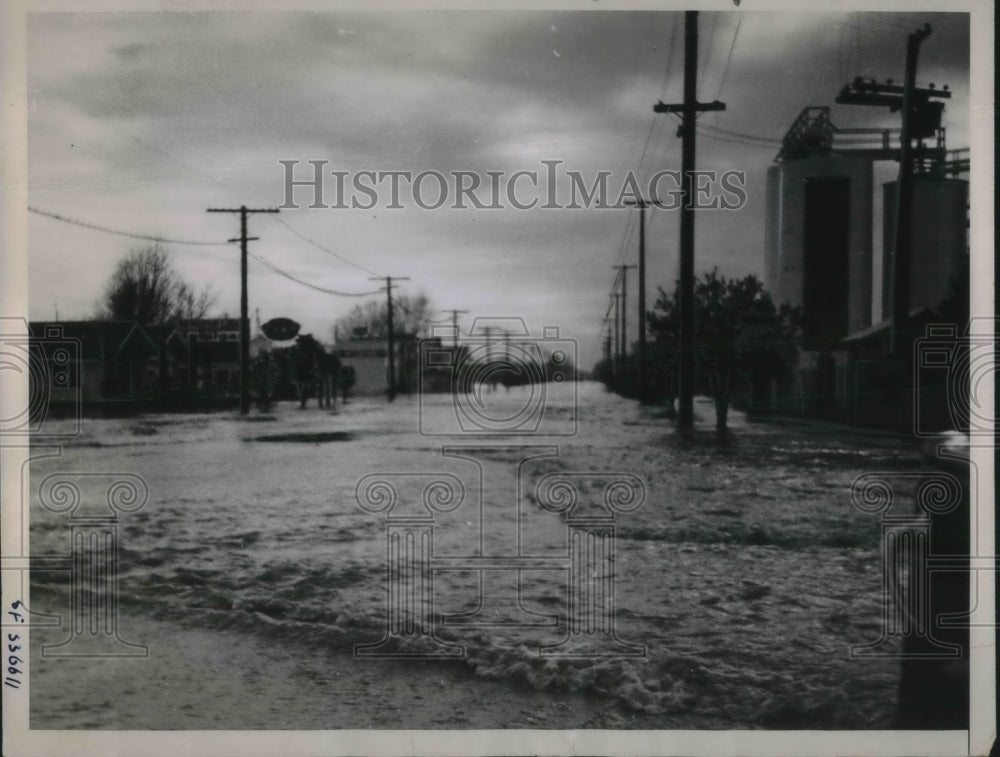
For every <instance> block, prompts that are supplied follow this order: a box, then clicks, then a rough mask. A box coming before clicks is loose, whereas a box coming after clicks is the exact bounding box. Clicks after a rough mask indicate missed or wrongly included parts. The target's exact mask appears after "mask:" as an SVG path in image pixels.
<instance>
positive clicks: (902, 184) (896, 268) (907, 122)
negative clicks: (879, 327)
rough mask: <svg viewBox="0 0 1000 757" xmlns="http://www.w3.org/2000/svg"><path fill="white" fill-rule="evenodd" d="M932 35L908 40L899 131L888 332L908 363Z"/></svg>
mask: <svg viewBox="0 0 1000 757" xmlns="http://www.w3.org/2000/svg"><path fill="white" fill-rule="evenodd" d="M929 36H931V27H930V24H926V25H925V26H924V28H923V29H920V30H918V31H915V32H913V33H912V34H910V36H909V38H907V40H906V75H905V79H906V81H905V83H904V89H903V118H902V121H903V123H902V127H901V129H900V133H899V178H898V179H897V181H896V249H895V253H896V254H895V255H893V256H892V261H893V262H892V330H891V331H890V332H889V334H890V336H889V340H890V341H889V345H890V347H889V352H890V354H891V355H892V356H893V357H895V358H897V359H899V358H902V360H901V361H900V362H901V363H905V364H906V365H907V366H909V360H907V357H908V356H904V355H902V354H901V353H902V352H903V350H902V349H901V347H902V345H901V341H902V339H901V338H900V333H899V330H900V329H901V328H903V326H904V325H905V323H906V319H907V318H909V315H910V270H911V260H912V249H911V247H912V241H913V222H912V215H913V144H912V141H911V140H912V139H913V136H912V129H911V126H912V123H911V122H912V118H913V116H914V113H913V104H914V103H913V100H914V96H913V90H914V88H915V87H916V80H917V58H918V56H919V54H920V43H921V42H923V41H924V40H925V39H927V38H928V37H929Z"/></svg>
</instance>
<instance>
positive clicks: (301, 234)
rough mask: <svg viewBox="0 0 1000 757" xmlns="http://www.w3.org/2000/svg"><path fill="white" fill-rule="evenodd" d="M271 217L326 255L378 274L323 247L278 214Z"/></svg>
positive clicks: (375, 274)
mask: <svg viewBox="0 0 1000 757" xmlns="http://www.w3.org/2000/svg"><path fill="white" fill-rule="evenodd" d="M271 218H272V219H273V220H275V221H277V222H278V223H280V224H281V225H282V226H284V227H285V228H286V229H288V230H289V231H290V232H292V233H293V234H294V235H295V236H297V237H298V238H299V239H301V240H303V241H305V242H308V243H309V244H311V245H312V246H313V247H315V248H316V249H318V250H322V251H323V252H325V253H327V254H328V255H333V257H335V258H337V260H340V261H341V262H343V263H347V264H348V265H352V266H354V267H355V268H357V269H358V270H360V271H364V272H365V273H367V274H371V275H372V276H378V274H377V273H376V272H375V271H373V270H371V269H370V268H365V267H364V266H363V265H361V264H360V263H355V262H354V261H353V260H351V259H350V258H345V257H344V256H343V255H341V254H339V253H336V252H334V251H333V250H330V249H328V248H326V247H324V246H323V245H321V244H320V243H319V242H316V241H315V240H313V239H310V238H309V237H307V236H306V235H305V234H303V233H302V232H300V231H296V230H295V229H293V228H292V227H291V226H289V225H288V224H287V223H285V222H284V221H283V220H281V219H280V218H278V216H271Z"/></svg>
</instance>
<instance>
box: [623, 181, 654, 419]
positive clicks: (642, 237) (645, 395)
mask: <svg viewBox="0 0 1000 757" xmlns="http://www.w3.org/2000/svg"><path fill="white" fill-rule="evenodd" d="M625 204H626V205H635V206H636V207H638V208H639V326H638V328H639V355H638V357H639V360H638V363H639V365H638V366H637V368H636V380H637V384H636V389H637V391H638V394H639V400H640V401H642V402H645V401H647V400H648V399H649V391H648V383H649V382H648V377H647V375H646V373H647V369H646V208H647V207H649V203H648V202H647V201H646V200H645V199H640V200H637V201H636V200H626V201H625Z"/></svg>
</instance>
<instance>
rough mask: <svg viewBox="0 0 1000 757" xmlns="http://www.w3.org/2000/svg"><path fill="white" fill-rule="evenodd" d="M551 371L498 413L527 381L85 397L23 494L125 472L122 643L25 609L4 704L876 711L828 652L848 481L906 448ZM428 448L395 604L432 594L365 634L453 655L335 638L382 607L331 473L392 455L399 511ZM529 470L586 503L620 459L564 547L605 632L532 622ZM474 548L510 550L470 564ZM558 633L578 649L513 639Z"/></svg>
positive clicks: (552, 717)
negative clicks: (403, 595)
mask: <svg viewBox="0 0 1000 757" xmlns="http://www.w3.org/2000/svg"><path fill="white" fill-rule="evenodd" d="M576 390H577V387H572V386H567V385H562V386H556V385H553V386H552V387H551V388H550V389H549V392H548V394H547V395H546V396H545V398H544V400H545V403H544V406H545V415H544V416H543V418H542V422H541V423H540V424H539V426H538V427H537V428H532V429H531V431H532V433H522V434H520V435H516V436H512V435H510V434H505V433H503V430H504V428H505V426H504V424H508V425H507V426H506V427H507V428H509V427H510V426H509V423H510V419H512V418H515V419H516V418H517V414H518V412H519V411H522V410H523V409H524V408H525V407H531V403H532V402H534V401H535V398H533V397H531V396H530V395H528V394H527V391H528V390H521V391H517V390H513V391H511V392H509V393H507V392H504V391H503V390H501V391H499V392H495V393H486V394H484V395H483V397H482V401H483V402H484V403H485V404H484V405H482V406H470V407H468V408H466V409H465V410H464V411H463V410H462V409H461V408H460V413H459V415H456V412H455V408H454V407H453V406H452V404H451V403H450V401H449V399H448V398H447V397H443V396H436V397H432V398H430V399H429V400H428V401H426V402H425V403H424V404H423V405H421V404H420V403H419V402H418V401H417V399H415V398H401V399H400V400H399V401H397V403H395V404H394V405H391V406H389V405H385V404H384V403H381V402H376V401H363V400H357V401H353V402H349V403H348V404H347V405H346V406H340V407H339V408H338V409H337V411H336V412H334V413H331V412H329V411H319V410H316V409H311V410H307V411H300V410H298V409H297V408H296V407H293V406H279V407H278V408H277V409H275V410H274V411H272V412H271V413H270V414H269V415H257V416H254V417H253V418H252V419H251V420H249V421H247V420H240V419H238V418H236V417H234V416H229V415H226V416H205V415H200V416H194V415H192V416H146V417H143V418H140V419H127V420H93V421H87V422H86V423H85V426H84V429H83V433H82V434H81V435H80V436H79V437H78V438H76V439H74V440H73V441H72V442H71V443H69V444H68V445H66V447H65V448H64V450H63V451H62V454H61V455H60V456H58V457H50V458H44V457H43V458H39V459H38V460H36V461H35V462H33V463H32V465H31V477H32V482H33V484H32V491H33V495H34V498H35V500H37V494H38V486H39V484H40V482H41V481H43V480H44V479H45V477H46V476H48V475H49V474H52V473H57V472H61V473H68V472H91V473H93V472H109V473H111V472H118V473H121V472H127V473H133V474H137V475H139V476H141V477H142V478H143V479H144V480H145V482H146V484H147V485H148V488H149V492H150V496H149V501H148V503H147V504H146V505H145V506H144V507H143V508H142V509H141V510H140V511H138V512H136V513H134V514H130V515H124V516H122V518H121V522H120V527H119V534H120V615H121V619H120V633H121V635H122V637H123V638H126V639H128V640H130V641H135V642H139V643H143V644H147V645H148V646H149V651H150V656H149V658H147V659H142V660H114V661H109V660H52V659H47V658H42V657H40V655H39V649H38V646H39V644H41V643H52V642H54V641H58V640H59V639H60V638H61V636H60V634H62V635H63V636H64V635H65V632H60V631H58V630H51V631H44V632H38V633H36V634H35V635H34V637H33V640H34V644H33V661H32V689H31V717H32V727H35V728H80V727H87V728H167V729H170V728H177V729H197V728H236V729H238V728H263V727H268V726H271V727H286V728H364V727H383V728H384V727H394V728H491V727H492V728H504V727H533V728H538V727H546V728H595V727H605V728H755V727H756V728H885V727H891V726H892V720H893V716H894V707H895V702H896V680H897V677H898V666H897V664H896V663H893V662H891V661H878V660H870V659H867V660H852V659H851V658H850V656H849V653H848V651H849V647H850V645H851V644H861V643H865V642H871V641H875V640H876V639H877V638H878V637H879V634H880V623H881V594H880V564H879V551H878V539H879V526H878V522H877V519H876V518H875V517H874V516H872V515H867V514H864V513H861V512H858V511H857V510H855V509H854V508H853V507H852V505H851V502H850V497H849V490H850V484H851V482H852V481H853V480H854V478H856V477H857V476H858V475H859V474H861V473H863V472H865V471H871V470H886V469H889V470H900V469H909V468H916V467H918V466H919V465H920V462H919V458H918V457H917V456H916V454H915V453H914V452H913V451H911V450H910V448H909V447H908V446H907V445H906V444H903V443H901V442H900V440H898V439H893V438H891V437H887V436H882V435H874V434H861V433H848V432H845V431H844V430H842V429H841V430H837V431H831V430H829V429H825V428H821V427H816V426H809V425H803V424H787V423H775V422H769V423H749V422H747V421H746V420H745V419H744V418H743V417H742V416H741V415H740V414H739V413H732V414H731V421H732V426H733V436H732V439H730V441H729V442H728V443H725V444H717V443H716V442H715V440H714V438H713V433H712V431H711V428H712V424H713V418H712V416H711V412H710V406H709V405H708V404H703V403H699V405H698V408H697V412H698V422H699V426H698V429H697V431H696V434H695V438H694V439H688V440H681V439H679V438H677V437H676V436H675V435H674V434H673V432H672V430H671V429H672V426H671V423H670V422H669V421H667V420H665V419H663V418H661V417H659V413H658V412H657V411H656V410H650V409H644V408H641V407H639V406H637V405H636V404H634V403H632V402H627V401H625V400H622V399H620V398H617V397H614V396H611V395H608V394H606V393H605V392H604V391H603V389H602V388H600V387H598V386H595V385H586V384H585V385H581V386H580V387H579V397H574V392H575V391H576ZM577 403H579V407H580V412H579V414H577V413H575V412H574V408H575V407H576V405H577ZM462 412H464V413H465V417H464V421H467V420H468V419H469V417H472V418H473V419H475V418H478V419H479V421H480V423H479V425H478V426H468V425H466V426H464V427H463V425H462V424H463V422H464V421H463V416H462ZM477 414H478V415H477ZM491 424H492V425H491ZM447 432H457V433H453V434H452V435H450V436H446V435H443V434H445V433H447ZM37 452H42V450H37ZM528 458H531V459H530V460H528V461H527V462H524V461H525V460H526V459H528ZM442 473H444V474H450V476H451V478H449V479H448V480H449V481H459V482H460V484H461V485H460V491H461V494H462V497H461V502H460V504H457V505H456V502H455V501H453V502H450V503H448V505H447V506H448V508H450V507H452V506H454V509H452V510H451V511H450V512H439V513H437V514H436V515H435V524H434V531H433V540H434V541H433V550H432V551H433V556H434V559H435V560H438V562H436V563H435V567H436V569H435V570H434V571H433V596H429V595H428V596H425V597H424V598H423V599H422V600H421V599H420V598H419V597H418V599H417V600H416V603H415V604H411V605H408V606H405V607H404V608H403V610H402V611H401V613H402V614H401V617H404V618H410V617H412V619H414V620H419V619H420V618H421V617H425V616H426V617H433V618H435V619H436V623H435V636H433V637H428V636H420V635H419V634H416V637H417V638H416V639H415V640H411V639H409V638H405V639H403V640H399V639H394V640H393V641H392V644H390V646H389V647H387V649H390V650H391V651H393V652H401V651H404V652H407V651H408V652H414V651H417V652H428V651H430V652H435V651H440V650H441V649H445V650H447V652H448V654H452V653H454V652H455V650H463V652H462V656H461V657H460V659H450V660H419V659H418V660H412V659H411V660H396V659H362V658H356V657H355V656H354V654H353V651H354V649H355V647H356V646H358V645H372V644H375V643H377V642H379V641H380V640H381V639H382V638H383V637H384V636H385V633H386V624H387V607H386V602H387V599H386V583H387V573H386V570H387V569H386V561H387V554H386V528H385V515H384V514H381V513H378V512H366V511H364V510H362V509H361V508H360V507H359V506H358V504H357V501H356V496H355V490H356V487H357V485H358V483H359V481H360V480H361V479H363V478H364V477H365V476H367V475H369V474H393V475H392V476H390V478H391V480H392V481H393V482H394V484H393V485H394V486H395V489H396V494H397V497H398V500H397V507H398V508H403V509H399V510H397V511H394V513H395V514H396V515H399V514H405V513H406V512H408V511H407V510H406V509H405V508H415V510H414V511H413V512H416V513H417V514H418V515H419V514H421V513H422V514H424V515H426V514H427V510H421V509H420V508H421V507H422V505H421V499H420V497H421V492H422V487H423V485H424V484H425V483H426V482H427V481H428V480H429V479H428V478H427V477H428V476H434V475H437V476H438V478H440V477H441V476H440V474H442ZM553 474H555V475H560V474H561V475H569V474H572V475H573V476H576V478H575V479H574V480H575V481H576V482H577V492H578V495H579V502H578V506H579V507H580V508H586V507H590V508H595V507H596V508H597V509H596V510H595V511H594V512H596V513H597V514H600V503H601V502H602V501H603V499H602V497H603V486H604V484H605V483H606V482H607V480H608V479H609V477H614V476H615V475H621V474H637V475H638V476H639V477H640V478H641V480H642V482H643V483H644V487H645V499H644V501H643V502H642V504H641V506H639V507H638V508H637V509H635V510H634V511H632V512H623V513H620V514H618V515H617V516H616V519H615V522H614V528H615V536H614V540H613V541H614V547H615V554H614V560H613V562H612V561H611V560H610V555H608V554H605V555H604V556H603V558H598V559H596V561H595V562H592V563H589V564H590V567H591V568H593V569H594V570H606V571H607V572H608V573H609V574H610V575H611V577H612V579H611V580H612V583H613V586H614V601H613V606H614V607H615V613H614V616H613V617H614V635H615V637H616V639H617V641H615V640H614V639H611V640H609V644H608V646H607V647H604V648H602V650H603V651H602V652H601V654H608V652H607V650H608V649H612V651H614V650H618V652H622V654H611V656H600V655H595V654H593V653H592V652H593V649H595V648H596V647H594V646H593V641H594V638H595V635H596V636H597V637H600V638H604V639H605V640H608V636H609V635H608V634H601V633H600V631H601V628H595V629H592V630H595V633H592V634H589V635H588V634H586V633H584V634H582V635H581V636H578V637H573V638H572V639H571V640H570V641H571V643H570V644H569V645H566V644H563V646H562V647H559V645H560V644H561V643H563V642H565V640H566V637H567V617H568V616H571V615H572V614H573V611H572V609H571V607H570V604H569V602H570V600H569V597H570V594H571V590H572V586H571V585H570V584H571V583H572V582H571V578H572V573H571V571H570V570H568V567H567V566H568V565H569V564H570V563H569V559H568V557H567V555H568V549H569V544H568V515H567V513H566V512H552V511H550V510H548V509H545V508H544V507H542V504H543V503H542V502H540V501H539V499H540V497H541V495H540V493H539V490H538V484H539V482H541V481H542V479H543V478H544V477H545V476H547V475H553ZM578 474H579V475H578ZM93 481H94V482H98V481H99V479H98V478H94V479H93ZM88 485H90V484H88ZM94 485H95V486H96V485H98V484H97V483H94ZM85 495H86V496H89V497H98V498H100V497H101V496H103V495H102V493H101V492H100V491H96V490H95V491H94V492H90V493H89V494H88V493H87V492H85ZM549 504H551V503H549ZM442 509H447V508H442ZM581 512H583V511H582V510H578V511H576V514H580V513H581ZM411 514H412V513H411ZM67 524H68V521H67V518H66V516H65V515H57V514H53V513H50V512H48V511H47V510H45V509H43V508H41V507H40V506H39V504H38V502H37V501H33V503H32V529H31V549H32V552H33V553H34V554H42V553H48V554H60V553H66V552H68V549H69V529H68V525H67ZM519 556H521V557H523V556H532V557H535V558H540V561H539V562H538V564H537V565H535V566H533V567H524V565H525V563H517V562H516V559H517V558H518V557H519ZM485 557H488V558H491V559H493V560H494V562H496V561H497V559H499V558H504V559H508V558H514V559H513V560H511V559H508V568H507V569H487V570H479V569H476V566H477V565H479V564H480V563H476V559H477V558H478V559H482V558H485ZM443 558H448V559H450V560H451V562H448V560H447V559H443ZM500 562H503V560H500ZM598 563H600V565H599V566H598ZM510 565H514V566H517V567H521V568H522V569H520V570H515V569H511V568H510V567H509V566H510ZM595 566H597V567H595ZM32 597H33V604H34V606H35V609H39V608H40V609H42V610H44V611H49V612H66V611H67V608H68V598H67V593H66V591H65V576H64V575H63V574H59V573H49V574H36V575H35V576H34V577H33V579H32ZM604 599H605V601H606V602H608V601H610V600H609V599H608V598H607V597H605V598H604ZM605 606H607V605H605ZM407 608H409V609H407ZM571 620H577V621H579V622H583V623H584V626H583V628H584V630H586V629H587V627H586V619H585V618H571ZM598 620H600V619H598ZM578 642H579V643H583V644H585V645H587V644H590V645H591V646H588V647H587V649H588V650H590V651H589V652H588V653H587V656H583V657H566V658H564V657H551V656H544V655H540V654H539V649H540V648H543V649H544V648H551V647H556V648H557V649H563V650H567V649H571V648H573V644H576V643H578ZM617 643H621V645H620V646H615V645H616V644H617ZM623 650H624V651H623Z"/></svg>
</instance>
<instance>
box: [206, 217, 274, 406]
mask: <svg viewBox="0 0 1000 757" xmlns="http://www.w3.org/2000/svg"><path fill="white" fill-rule="evenodd" d="M208 212H209V213H239V214H240V235H239V236H238V237H236V238H234V239H230V240H229V241H230V242H239V243H240V415H246V414H247V413H249V412H250V375H249V372H250V314H249V312H248V310H247V308H248V305H247V242H250V241H256V240H258V239H260V237H249V236H247V216H249V215H250V214H251V213H277V212H278V209H277V208H248V207H247V206H246V205H240V207H238V208H209V209H208Z"/></svg>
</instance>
